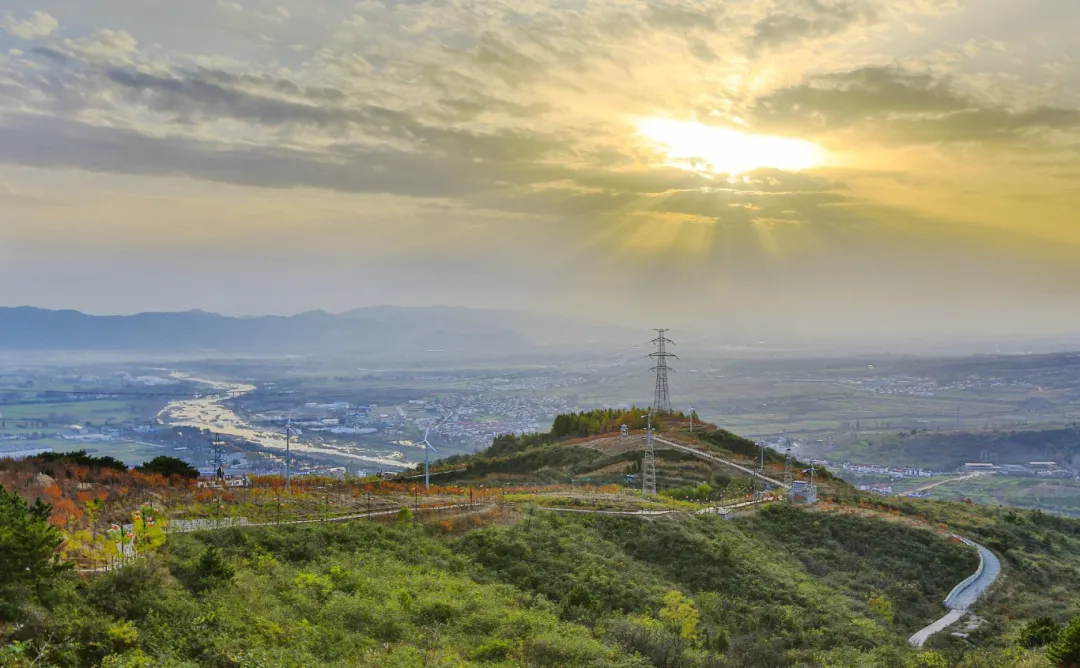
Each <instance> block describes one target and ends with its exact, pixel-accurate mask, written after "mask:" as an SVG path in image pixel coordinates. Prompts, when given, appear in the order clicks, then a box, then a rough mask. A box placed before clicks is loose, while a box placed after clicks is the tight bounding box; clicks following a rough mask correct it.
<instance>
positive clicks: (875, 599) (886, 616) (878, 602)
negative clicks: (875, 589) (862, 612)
mask: <svg viewBox="0 0 1080 668" xmlns="http://www.w3.org/2000/svg"><path fill="white" fill-rule="evenodd" d="M867 605H868V606H869V607H870V614H872V615H873V616H875V617H877V618H878V619H880V620H881V621H883V622H885V623H886V624H892V622H893V607H892V601H890V600H889V599H888V598H886V597H885V595H884V594H871V595H870V600H869V601H867Z"/></svg>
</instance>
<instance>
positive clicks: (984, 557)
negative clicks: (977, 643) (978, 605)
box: [908, 536, 1001, 647]
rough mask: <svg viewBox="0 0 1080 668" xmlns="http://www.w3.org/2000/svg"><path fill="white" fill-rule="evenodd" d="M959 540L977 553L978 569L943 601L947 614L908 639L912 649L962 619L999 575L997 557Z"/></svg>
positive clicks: (975, 545)
mask: <svg viewBox="0 0 1080 668" xmlns="http://www.w3.org/2000/svg"><path fill="white" fill-rule="evenodd" d="M958 537H959V536H958ZM960 540H962V541H964V542H965V543H967V544H968V545H972V546H974V547H975V549H977V550H978V551H979V560H980V562H979V569H978V570H977V571H976V572H975V573H974V574H973V575H972V577H969V578H968V579H966V580H964V582H961V583H960V584H959V585H957V586H956V587H955V588H954V589H953V590H952V591H951V592H950V593H949V596H948V598H946V599H945V601H944V603H945V607H946V608H949V612H948V613H947V614H946V615H945V616H944V617H942V618H941V619H938V620H937V621H935V622H934V623H933V624H930V625H929V626H927V627H925V628H923V629H919V631H917V632H916V633H915V634H914V635H913V636H911V637H910V638H908V644H910V645H911V646H912V647H922V646H923V645H924V644H926V641H927V640H928V639H929V638H930V636H932V635H934V634H935V633H937V632H938V631H942V630H944V629H946V628H948V627H950V626H952V625H953V624H955V623H956V622H957V621H959V620H960V619H961V618H963V617H964V615H966V614H967V613H968V610H970V609H971V607H972V606H973V605H975V602H976V601H978V600H979V597H980V596H982V595H983V594H984V593H986V590H987V589H989V588H990V585H992V584H994V581H995V580H997V578H998V576H999V575H1000V574H1001V561H1000V560H998V558H997V555H995V554H994V553H993V552H991V551H990V550H988V549H986V548H985V547H983V546H982V545H979V544H978V543H974V542H972V541H970V540H968V539H966V538H961V539H960Z"/></svg>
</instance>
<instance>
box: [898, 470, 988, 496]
mask: <svg viewBox="0 0 1080 668" xmlns="http://www.w3.org/2000/svg"><path fill="white" fill-rule="evenodd" d="M984 475H986V471H976V472H975V473H969V474H967V475H962V476H958V477H956V478H948V479H946V480H938V481H936V482H928V483H926V484H925V485H919V486H918V487H912V488H911V489H908V490H905V491H904V492H903V493H902V494H900V495H899V496H909V495H911V494H915V493H918V492H925V491H927V490H930V489H934V488H935V487H938V486H940V485H946V484H948V483H950V482H959V481H961V480H971V479H972V478H978V477H979V476H984Z"/></svg>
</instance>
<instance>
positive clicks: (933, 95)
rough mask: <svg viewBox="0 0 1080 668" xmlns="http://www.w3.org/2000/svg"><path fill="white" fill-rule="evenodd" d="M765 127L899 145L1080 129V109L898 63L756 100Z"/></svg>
mask: <svg viewBox="0 0 1080 668" xmlns="http://www.w3.org/2000/svg"><path fill="white" fill-rule="evenodd" d="M754 117H755V120H756V122H757V124H758V125H759V127H761V128H768V129H772V130H779V131H784V132H791V133H800V132H821V131H830V130H838V129H846V128H861V129H863V130H867V131H871V132H873V134H874V136H876V137H878V138H879V139H889V140H891V141H894V142H916V143H932V142H940V141H956V142H961V141H962V142H967V141H999V140H1010V139H1012V140H1019V139H1023V138H1025V137H1027V136H1028V135H1029V134H1030V133H1031V132H1034V131H1038V130H1049V129H1063V128H1080V110H1077V109H1074V108H1064V107H1054V106H1047V105H1037V106H1030V107H1026V108H1024V107H1019V108H1013V107H1008V106H1005V105H1004V104H1000V103H995V102H992V101H988V100H983V99H978V98H976V97H975V96H973V95H971V94H968V93H965V92H962V91H961V90H959V89H958V87H957V85H956V84H955V82H954V81H952V80H950V79H949V78H947V77H941V76H937V75H934V74H929V73H925V72H911V71H908V70H905V69H904V68H902V67H898V66H884V67H883V66H870V67H864V68H859V69H855V70H851V71H847V72H840V73H833V74H826V75H819V76H815V77H811V78H810V79H809V80H807V81H806V82H804V83H802V84H799V85H796V86H792V87H788V88H784V89H782V90H778V91H775V92H772V93H770V94H768V95H765V96H762V97H760V98H758V99H757V100H756V101H755V103H754Z"/></svg>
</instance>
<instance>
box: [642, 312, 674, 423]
mask: <svg viewBox="0 0 1080 668" xmlns="http://www.w3.org/2000/svg"><path fill="white" fill-rule="evenodd" d="M667 331H668V330H666V329H658V330H656V333H657V334H658V335H659V336H657V337H656V338H655V339H653V340H652V341H651V342H650V343H655V344H656V352H655V353H649V357H653V358H655V359H656V366H654V367H653V368H652V369H650V371H655V372H656V391H655V392H654V393H653V410H654V411H656V412H657V413H670V412H671V397H670V396H669V395H668V377H667V375H668V370H669V369H670V367H669V366H668V365H667V358H669V357H674V358H675V359H679V356H678V355H676V354H674V353H669V352H668V351H667V344H669V343H670V344H671V345H675V342H674V341H672V340H671V339H669V338H667V337H666V336H664V334H665V333H666V332H667Z"/></svg>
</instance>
